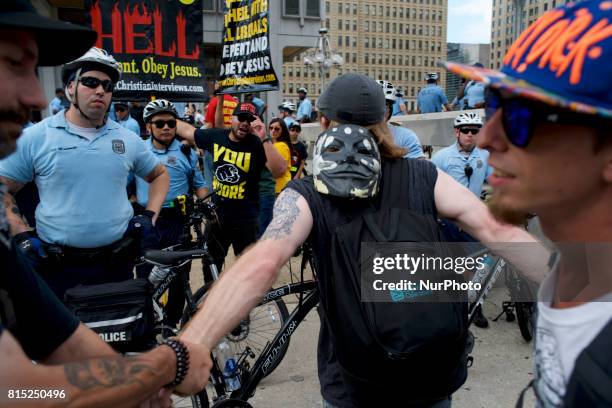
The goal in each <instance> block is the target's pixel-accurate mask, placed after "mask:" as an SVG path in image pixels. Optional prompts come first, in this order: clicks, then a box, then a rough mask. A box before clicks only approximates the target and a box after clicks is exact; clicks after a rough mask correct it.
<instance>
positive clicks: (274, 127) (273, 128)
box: [269, 126, 283, 132]
mask: <svg viewBox="0 0 612 408" xmlns="http://www.w3.org/2000/svg"><path fill="white" fill-rule="evenodd" d="M269 129H270V130H275V131H277V132H280V131H281V130H283V129H282V128H281V127H280V126H270V127H269Z"/></svg>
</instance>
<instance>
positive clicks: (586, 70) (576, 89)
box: [441, 0, 612, 118]
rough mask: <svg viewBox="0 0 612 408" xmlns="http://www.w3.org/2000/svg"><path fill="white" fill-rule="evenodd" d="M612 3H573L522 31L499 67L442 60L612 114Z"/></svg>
mask: <svg viewBox="0 0 612 408" xmlns="http://www.w3.org/2000/svg"><path fill="white" fill-rule="evenodd" d="M611 18H612V1H602V0H599V1H581V2H570V3H567V4H566V5H565V6H562V7H558V8H555V9H552V10H550V11H548V12H546V13H544V15H542V16H541V17H540V18H539V19H538V20H536V21H535V22H534V23H533V24H532V25H531V26H529V28H527V29H526V30H525V31H523V32H522V33H521V35H520V36H519V37H518V39H517V40H516V41H515V42H514V44H512V46H511V47H510V49H509V50H508V53H507V54H506V56H505V57H504V61H503V64H504V65H503V66H502V69H501V71H495V70H491V69H487V68H478V67H473V66H468V65H462V64H456V63H453V62H443V63H441V65H442V66H444V67H445V68H446V69H447V70H449V71H450V72H453V73H455V74H457V75H459V76H462V77H466V78H469V79H472V80H475V81H479V82H483V83H484V84H485V85H487V86H490V87H491V88H496V89H502V90H504V91H507V92H509V93H510V94H513V95H516V96H520V97H524V98H528V99H533V100H536V101H539V102H543V103H545V104H548V105H552V106H557V107H560V108H564V109H570V110H573V111H576V112H580V113H586V114H592V115H600V116H604V117H607V118H612V75H611V73H610V67H611V66H612V24H611V23H610V19H611Z"/></svg>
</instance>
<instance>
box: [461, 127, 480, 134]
mask: <svg viewBox="0 0 612 408" xmlns="http://www.w3.org/2000/svg"><path fill="white" fill-rule="evenodd" d="M459 131H460V132H461V133H463V134H464V135H467V134H468V133H471V134H473V135H477V134H478V133H479V132H480V129H477V128H476V129H475V128H461V129H459Z"/></svg>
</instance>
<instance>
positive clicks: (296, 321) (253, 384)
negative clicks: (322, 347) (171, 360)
mask: <svg viewBox="0 0 612 408" xmlns="http://www.w3.org/2000/svg"><path fill="white" fill-rule="evenodd" d="M306 292H308V294H307V295H306V296H305V297H303V299H301V300H300V302H299V303H298V305H297V307H296V308H295V309H294V310H293V311H292V312H291V314H290V315H289V318H288V319H287V320H286V321H285V324H284V325H283V327H282V328H281V330H280V331H279V332H278V333H277V334H276V336H275V337H274V340H272V342H271V343H269V344H268V345H267V346H266V348H265V349H264V351H263V352H262V353H261V354H260V356H259V358H258V359H257V361H255V364H254V366H253V369H252V370H251V371H250V374H249V375H248V376H245V375H244V373H243V375H242V376H241V381H242V386H241V387H240V389H238V390H236V391H234V392H232V393H231V394H230V398H238V399H241V400H244V401H247V400H248V399H249V398H251V397H252V396H253V395H254V394H255V389H256V388H257V386H258V385H259V383H260V382H261V380H262V379H263V378H264V376H265V375H266V373H267V369H268V367H270V365H271V364H272V363H273V362H274V358H275V357H276V355H277V354H278V352H279V350H280V349H281V347H282V346H283V345H284V344H285V343H286V342H287V341H288V340H289V339H290V338H291V336H292V335H293V333H294V332H295V330H296V329H297V328H298V326H299V325H300V323H301V322H302V321H303V320H304V318H305V317H306V315H307V314H308V313H309V312H310V311H311V310H312V309H313V308H314V307H315V306H316V305H317V304H318V303H319V291H318V289H317V282H316V281H313V280H309V281H304V282H299V283H291V284H288V285H285V286H282V287H280V288H276V289H272V290H270V291H269V292H268V293H267V294H266V295H265V296H264V298H263V300H262V301H261V303H260V304H265V303H269V302H273V301H275V300H277V299H280V298H282V297H284V296H287V295H290V294H295V293H300V294H302V295H303V294H304V293H306ZM240 365H241V361H238V367H240ZM211 377H212V379H213V383H214V386H215V389H216V391H217V395H224V394H225V388H224V385H223V379H222V378H223V375H222V373H221V370H220V369H219V367H218V364H217V363H216V361H215V362H214V364H213V368H212V370H211Z"/></svg>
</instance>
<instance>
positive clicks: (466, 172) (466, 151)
mask: <svg viewBox="0 0 612 408" xmlns="http://www.w3.org/2000/svg"><path fill="white" fill-rule="evenodd" d="M454 127H455V137H456V138H457V141H456V142H455V143H453V144H452V145H450V146H448V147H445V148H444V149H442V150H440V151H438V152H436V154H434V156H433V157H432V159H431V161H433V162H434V164H435V165H436V166H437V167H438V168H439V169H440V170H442V171H444V172H445V173H447V174H448V175H449V176H451V177H452V178H454V179H455V180H457V181H458V182H459V183H461V184H462V185H463V186H464V187H467V188H468V189H469V190H470V191H471V192H472V193H474V194H475V195H476V196H477V197H480V195H481V194H482V186H483V185H484V182H485V180H486V178H487V177H489V176H490V175H491V174H493V169H492V168H491V167H489V165H488V164H487V160H488V158H489V152H488V151H486V150H483V149H479V148H478V147H476V137H477V135H478V133H479V132H480V129H481V128H482V119H481V118H480V116H479V115H478V114H477V113H474V112H464V113H462V114H460V115H459V116H457V117H456V118H455V121H454Z"/></svg>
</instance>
